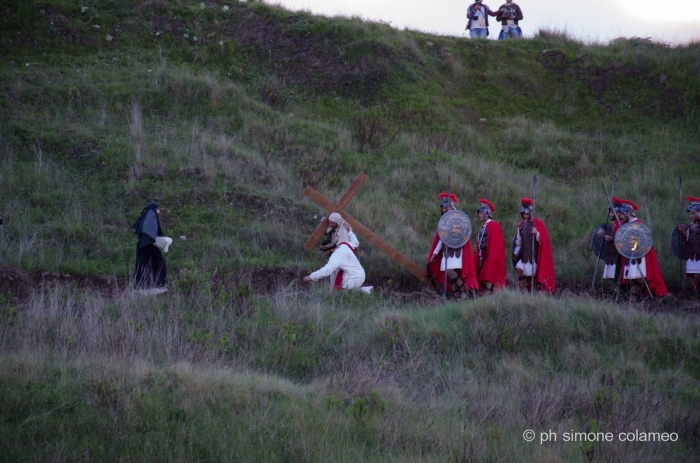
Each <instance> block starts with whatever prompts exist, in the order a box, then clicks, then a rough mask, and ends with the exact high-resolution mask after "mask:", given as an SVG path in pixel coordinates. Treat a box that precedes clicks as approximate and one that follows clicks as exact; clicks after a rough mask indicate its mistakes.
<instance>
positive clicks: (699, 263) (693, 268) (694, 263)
mask: <svg viewBox="0 0 700 463" xmlns="http://www.w3.org/2000/svg"><path fill="white" fill-rule="evenodd" d="M685 273H700V260H693V259H688V260H687V261H686V263H685Z"/></svg>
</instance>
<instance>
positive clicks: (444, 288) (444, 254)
mask: <svg viewBox="0 0 700 463" xmlns="http://www.w3.org/2000/svg"><path fill="white" fill-rule="evenodd" d="M451 183H452V179H451V177H450V174H447V211H446V212H445V214H447V212H450V203H451V201H452V199H450V189H451V188H452V186H451ZM448 255H449V252H448V251H447V245H446V244H445V243H442V258H443V259H445V268H444V273H443V278H444V280H445V282H444V286H443V292H442V299H443V300H447V256H448ZM453 290H454V288H453Z"/></svg>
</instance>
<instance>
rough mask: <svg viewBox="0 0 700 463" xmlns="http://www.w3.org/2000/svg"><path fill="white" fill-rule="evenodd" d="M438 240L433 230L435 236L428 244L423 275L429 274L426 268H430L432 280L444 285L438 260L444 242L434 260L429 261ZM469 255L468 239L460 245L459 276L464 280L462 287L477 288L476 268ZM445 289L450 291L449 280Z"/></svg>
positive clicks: (443, 277) (470, 246) (440, 256)
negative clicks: (428, 248) (460, 265)
mask: <svg viewBox="0 0 700 463" xmlns="http://www.w3.org/2000/svg"><path fill="white" fill-rule="evenodd" d="M439 240H440V237H439V236H438V234H437V232H435V238H433V244H432V246H430V252H429V253H428V261H427V262H428V265H427V268H426V270H425V276H429V275H428V269H430V272H431V274H432V277H433V280H435V282H436V283H437V284H439V285H444V284H445V271H444V270H443V269H442V267H441V266H440V262H441V261H442V251H443V249H444V248H445V245H444V244H443V247H442V249H440V252H438V253H437V257H436V258H435V260H434V261H433V262H432V263H430V258H431V257H432V256H433V251H434V250H435V247H436V246H437V244H438V241H439ZM471 255H472V244H471V242H470V241H467V244H465V245H464V246H462V273H461V275H460V277H462V281H463V282H464V287H465V288H466V289H479V282H477V281H476V270H475V269H474V261H473V260H472V259H471V258H470V257H469V256H471ZM447 290H448V291H452V289H451V286H450V283H449V282H447Z"/></svg>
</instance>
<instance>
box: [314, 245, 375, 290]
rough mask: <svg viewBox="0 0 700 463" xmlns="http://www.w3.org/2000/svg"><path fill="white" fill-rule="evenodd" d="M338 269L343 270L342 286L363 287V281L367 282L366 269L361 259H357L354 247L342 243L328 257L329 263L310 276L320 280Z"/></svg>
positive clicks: (350, 287) (346, 287)
mask: <svg viewBox="0 0 700 463" xmlns="http://www.w3.org/2000/svg"><path fill="white" fill-rule="evenodd" d="M337 270H342V271H343V283H342V287H343V288H344V289H355V288H360V287H362V283H364V282H365V270H364V269H363V268H362V265H360V261H359V260H357V257H356V256H355V253H354V252H352V249H350V247H349V246H347V245H345V244H341V245H339V246H338V247H337V248H335V251H333V254H331V257H330V259H328V263H327V264H326V265H324V266H323V267H322V268H320V269H318V270H316V271H315V272H313V273H312V274H311V275H309V277H310V278H311V279H312V280H313V281H318V280H320V279H321V278H325V277H328V276H330V275H331V274H332V273H333V272H335V271H337Z"/></svg>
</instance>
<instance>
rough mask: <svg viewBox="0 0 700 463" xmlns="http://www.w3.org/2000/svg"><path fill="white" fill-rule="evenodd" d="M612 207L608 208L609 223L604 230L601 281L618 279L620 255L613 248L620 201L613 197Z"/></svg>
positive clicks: (618, 225) (617, 226) (617, 225)
mask: <svg viewBox="0 0 700 463" xmlns="http://www.w3.org/2000/svg"><path fill="white" fill-rule="evenodd" d="M611 202H612V207H610V206H608V219H610V221H611V223H609V224H608V229H607V230H606V233H605V235H604V236H603V239H604V240H605V243H603V246H605V248H606V249H605V269H603V279H606V278H607V279H612V280H614V279H616V278H617V277H618V273H617V261H618V260H619V258H620V253H618V252H617V248H616V247H615V233H617V229H618V228H620V223H619V222H618V221H617V216H616V212H617V208H618V207H619V206H620V200H619V199H618V198H616V197H614V196H613V198H612V201H611Z"/></svg>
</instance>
